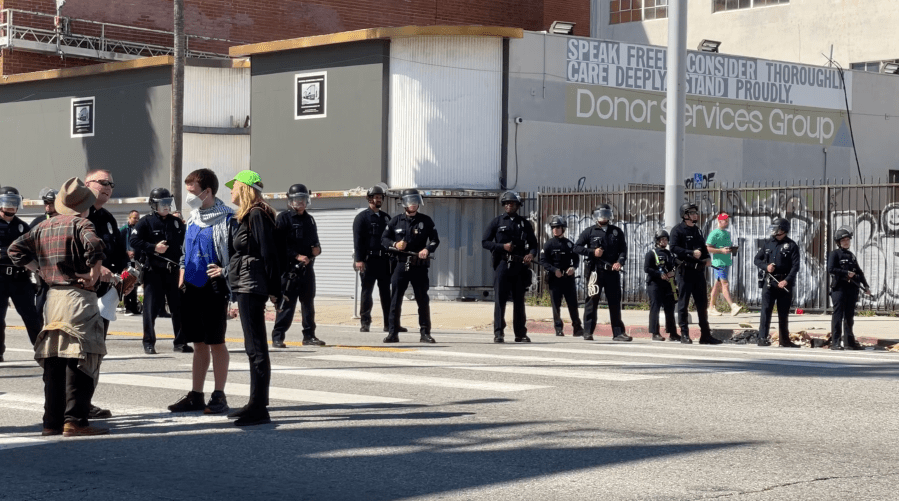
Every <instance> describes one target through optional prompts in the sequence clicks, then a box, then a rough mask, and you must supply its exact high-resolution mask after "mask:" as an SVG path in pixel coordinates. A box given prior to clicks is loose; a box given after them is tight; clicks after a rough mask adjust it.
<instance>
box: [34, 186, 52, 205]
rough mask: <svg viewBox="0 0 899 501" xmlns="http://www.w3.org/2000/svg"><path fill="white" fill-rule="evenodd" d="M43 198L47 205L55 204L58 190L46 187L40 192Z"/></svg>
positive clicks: (39, 194)
mask: <svg viewBox="0 0 899 501" xmlns="http://www.w3.org/2000/svg"><path fill="white" fill-rule="evenodd" d="M38 196H39V197H41V200H43V201H44V203H45V204H47V205H53V204H54V203H55V202H56V190H54V189H53V188H44V189H42V190H41V191H40V193H38Z"/></svg>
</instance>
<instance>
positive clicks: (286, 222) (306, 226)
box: [275, 209, 321, 272]
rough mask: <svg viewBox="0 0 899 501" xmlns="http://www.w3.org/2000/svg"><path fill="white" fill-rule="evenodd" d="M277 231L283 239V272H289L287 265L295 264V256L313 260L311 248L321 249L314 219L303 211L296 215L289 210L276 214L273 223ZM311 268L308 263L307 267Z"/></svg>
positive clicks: (293, 211) (295, 212)
mask: <svg viewBox="0 0 899 501" xmlns="http://www.w3.org/2000/svg"><path fill="white" fill-rule="evenodd" d="M275 225H276V226H277V227H278V231H279V232H280V233H281V236H282V238H283V239H284V254H285V257H286V259H287V262H286V263H284V269H283V271H285V272H286V271H289V270H288V265H289V266H293V265H294V263H296V262H297V256H306V257H308V258H309V259H313V256H312V248H313V247H319V248H320V247H321V243H319V241H318V227H316V226H315V218H313V217H312V215H310V214H309V212H308V211H304V212H303V214H298V213H297V211H295V210H293V209H289V210H286V211H283V212H281V213H280V214H278V218H277V220H276V221H275ZM307 266H309V267H310V268H311V267H312V262H311V261H310V262H309V264H308V265H307Z"/></svg>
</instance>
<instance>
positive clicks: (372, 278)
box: [353, 185, 407, 332]
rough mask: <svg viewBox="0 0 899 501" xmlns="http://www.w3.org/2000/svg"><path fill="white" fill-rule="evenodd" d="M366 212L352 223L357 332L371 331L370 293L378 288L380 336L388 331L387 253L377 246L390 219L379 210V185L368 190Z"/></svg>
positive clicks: (381, 191)
mask: <svg viewBox="0 0 899 501" xmlns="http://www.w3.org/2000/svg"><path fill="white" fill-rule="evenodd" d="M366 196H367V198H368V210H364V211H361V212H360V213H359V214H357V215H356V219H354V220H353V251H354V252H353V266H354V268H355V269H356V271H358V272H359V277H360V278H361V281H362V291H361V293H360V296H359V297H360V305H359V317H360V319H361V321H362V326H361V327H360V328H359V332H369V330H370V329H371V310H372V306H373V305H374V300H373V299H372V291H373V290H374V288H375V283H377V284H378V294H379V297H380V300H381V312H382V313H383V315H384V332H388V331H389V327H388V320H389V318H390V266H391V259H390V254H389V253H388V252H387V249H385V248H384V246H382V245H381V235H382V234H383V233H384V228H386V227H387V223H389V222H390V215H389V214H387V213H386V212H384V211H382V210H381V205H382V204H383V203H384V197H385V196H386V192H385V191H384V188H383V187H381V186H380V185H375V186H372V187H371V188H369V189H368V191H367V192H366ZM406 331H407V329H406V328H405V327H397V332H406Z"/></svg>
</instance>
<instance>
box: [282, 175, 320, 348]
mask: <svg viewBox="0 0 899 501" xmlns="http://www.w3.org/2000/svg"><path fill="white" fill-rule="evenodd" d="M310 201H311V200H310V196H309V189H308V188H306V185H304V184H294V185H292V186H291V187H290V188H288V189H287V207H288V210H286V211H282V212H281V213H280V214H278V218H277V220H276V221H275V225H276V227H277V228H278V232H279V233H281V236H282V237H283V239H284V243H285V246H286V257H287V262H286V263H284V265H283V266H282V268H281V269H282V270H283V271H284V272H283V273H282V275H281V292H282V295H283V300H282V304H281V308H280V311H279V312H278V315H277V317H276V318H275V327H274V328H273V329H272V346H273V347H275V348H286V347H287V346H286V345H285V344H284V339H285V336H286V334H287V329H289V328H290V324H291V323H292V322H293V314H294V311H296V307H297V302H299V303H300V306H301V308H302V312H301V314H302V322H303V345H304V346H324V345H325V342H324V341H322V340H321V339H318V338H317V337H315V270H313V268H312V265H313V263H314V261H315V257H316V256H318V255H319V254H321V252H322V249H321V244H320V243H319V241H318V228H317V227H316V226H315V218H313V217H312V216H311V215H310V214H309V212H308V211H307V210H306V208H307V207H309V204H310Z"/></svg>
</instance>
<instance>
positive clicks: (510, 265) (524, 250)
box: [481, 213, 539, 339]
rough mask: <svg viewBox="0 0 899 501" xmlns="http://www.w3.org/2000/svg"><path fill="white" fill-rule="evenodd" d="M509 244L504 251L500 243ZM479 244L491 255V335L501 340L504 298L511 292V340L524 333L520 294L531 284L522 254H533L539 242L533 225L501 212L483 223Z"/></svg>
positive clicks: (519, 337) (517, 216) (518, 217)
mask: <svg viewBox="0 0 899 501" xmlns="http://www.w3.org/2000/svg"><path fill="white" fill-rule="evenodd" d="M507 243H511V244H512V245H513V247H512V251H511V252H506V251H505V249H504V247H503V246H504V245H505V244H507ZM481 246H482V247H484V248H485V249H487V250H489V251H490V252H491V253H492V254H493V270H494V276H493V299H494V306H493V336H494V338H495V339H503V330H504V329H505V328H506V301H508V299H509V294H510V293H511V294H512V331H513V332H514V333H515V339H523V338H524V337H526V336H527V333H528V329H527V325H526V324H527V314H526V313H525V310H524V294H525V291H527V288H528V287H530V285H531V269H530V267H529V266H528V265H527V264H525V263H524V261H523V258H524V256H525V254H530V255H531V257H532V258H536V257H537V252H538V249H539V244H538V243H537V236H536V235H535V234H534V226H533V225H531V222H530V221H528V220H527V219H525V218H523V217H521V216H520V215H518V214H517V213H516V214H502V215H499V216H497V217H496V218H494V219H493V221H491V222H490V224H489V225H487V229H486V230H484V236H483V238H482V239H481Z"/></svg>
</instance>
